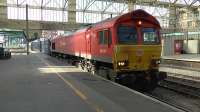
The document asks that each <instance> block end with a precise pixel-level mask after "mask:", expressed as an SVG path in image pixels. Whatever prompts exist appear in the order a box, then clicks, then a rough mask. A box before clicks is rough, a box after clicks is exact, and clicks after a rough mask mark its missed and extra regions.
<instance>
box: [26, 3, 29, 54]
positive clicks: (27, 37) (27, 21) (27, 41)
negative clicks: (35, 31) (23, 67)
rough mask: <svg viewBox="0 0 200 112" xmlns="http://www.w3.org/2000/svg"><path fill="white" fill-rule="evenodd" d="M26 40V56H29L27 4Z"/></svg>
mask: <svg viewBox="0 0 200 112" xmlns="http://www.w3.org/2000/svg"><path fill="white" fill-rule="evenodd" d="M26 40H27V43H26V44H27V55H29V24H28V4H26Z"/></svg>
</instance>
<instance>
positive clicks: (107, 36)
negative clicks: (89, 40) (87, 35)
mask: <svg viewBox="0 0 200 112" xmlns="http://www.w3.org/2000/svg"><path fill="white" fill-rule="evenodd" d="M98 37H99V44H100V45H106V44H107V45H110V44H112V35H111V31H110V29H104V30H101V31H99V32H98Z"/></svg>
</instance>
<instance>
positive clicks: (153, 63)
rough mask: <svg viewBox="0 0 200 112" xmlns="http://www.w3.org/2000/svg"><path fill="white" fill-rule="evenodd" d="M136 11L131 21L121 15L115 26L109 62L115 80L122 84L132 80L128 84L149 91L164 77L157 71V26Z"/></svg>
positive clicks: (159, 53) (147, 17) (158, 47)
mask: <svg viewBox="0 0 200 112" xmlns="http://www.w3.org/2000/svg"><path fill="white" fill-rule="evenodd" d="M140 14H141V15H140V16H137V17H136V18H134V17H132V18H130V19H131V20H130V19H129V20H123V18H122V21H120V22H119V23H118V24H117V25H116V29H115V30H116V45H115V46H114V55H113V58H114V59H113V60H114V63H113V65H114V70H115V71H116V73H117V76H116V77H117V78H116V80H117V81H118V82H120V83H122V84H124V83H125V85H129V82H135V83H131V85H132V84H133V86H135V87H136V89H139V90H153V89H154V88H155V87H156V86H157V82H158V81H159V80H160V79H163V78H165V77H166V76H165V74H160V73H159V71H158V68H159V63H160V57H161V49H162V47H161V39H160V25H159V23H158V22H157V20H156V19H155V18H154V17H152V16H151V15H149V14H147V13H146V12H144V11H142V12H140ZM136 15H137V14H136ZM133 16H135V15H133ZM130 74H131V75H130ZM161 75H164V76H161ZM124 77H127V78H124ZM137 87H139V88H137Z"/></svg>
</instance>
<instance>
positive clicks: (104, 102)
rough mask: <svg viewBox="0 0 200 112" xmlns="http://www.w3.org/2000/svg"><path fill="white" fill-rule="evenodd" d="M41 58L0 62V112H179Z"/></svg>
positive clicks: (37, 55)
mask: <svg viewBox="0 0 200 112" xmlns="http://www.w3.org/2000/svg"><path fill="white" fill-rule="evenodd" d="M66 63H67V62H65V61H64V60H58V59H56V58H52V57H49V56H47V55H43V54H31V55H28V56H26V55H15V56H13V57H12V59H10V60H0V112H179V111H180V112H181V110H178V109H176V108H174V107H172V106H169V105H167V104H165V103H161V102H159V101H157V100H155V99H152V98H149V97H148V96H145V95H142V94H140V93H138V92H136V91H132V90H129V89H127V88H125V87H121V86H118V85H117V84H113V83H111V82H110V81H107V80H104V79H102V78H99V77H96V76H92V75H89V74H88V73H85V72H82V71H81V70H79V69H77V68H75V67H74V66H70V65H68V64H66Z"/></svg>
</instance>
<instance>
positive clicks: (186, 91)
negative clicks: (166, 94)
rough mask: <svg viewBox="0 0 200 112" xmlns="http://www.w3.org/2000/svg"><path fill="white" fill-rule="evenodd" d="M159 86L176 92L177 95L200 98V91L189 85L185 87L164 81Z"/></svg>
mask: <svg viewBox="0 0 200 112" xmlns="http://www.w3.org/2000/svg"><path fill="white" fill-rule="evenodd" d="M158 86H160V87H162V88H166V89H169V90H172V91H175V92H177V93H181V94H185V95H189V96H192V97H197V98H200V89H199V88H195V87H192V86H189V85H184V84H180V83H176V82H172V81H169V80H164V81H162V82H160V83H159V85H158Z"/></svg>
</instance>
